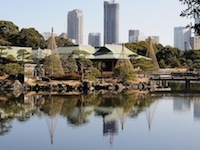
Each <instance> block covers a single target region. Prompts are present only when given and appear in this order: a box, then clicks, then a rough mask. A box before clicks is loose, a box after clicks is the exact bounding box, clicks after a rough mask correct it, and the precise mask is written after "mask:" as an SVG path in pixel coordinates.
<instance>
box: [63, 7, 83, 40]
mask: <svg viewBox="0 0 200 150" xmlns="http://www.w3.org/2000/svg"><path fill="white" fill-rule="evenodd" d="M67 36H68V38H69V39H71V40H72V41H75V44H83V12H82V11H81V10H78V9H75V10H72V11H70V12H68V16H67Z"/></svg>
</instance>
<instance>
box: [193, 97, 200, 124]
mask: <svg viewBox="0 0 200 150" xmlns="http://www.w3.org/2000/svg"><path fill="white" fill-rule="evenodd" d="M194 118H195V119H197V120H200V100H195V101H194Z"/></svg>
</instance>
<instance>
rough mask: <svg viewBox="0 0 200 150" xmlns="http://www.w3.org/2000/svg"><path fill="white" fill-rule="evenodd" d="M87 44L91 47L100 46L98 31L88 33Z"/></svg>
mask: <svg viewBox="0 0 200 150" xmlns="http://www.w3.org/2000/svg"><path fill="white" fill-rule="evenodd" d="M88 44H90V45H92V46H93V47H100V46H101V36H100V33H90V34H89V36H88Z"/></svg>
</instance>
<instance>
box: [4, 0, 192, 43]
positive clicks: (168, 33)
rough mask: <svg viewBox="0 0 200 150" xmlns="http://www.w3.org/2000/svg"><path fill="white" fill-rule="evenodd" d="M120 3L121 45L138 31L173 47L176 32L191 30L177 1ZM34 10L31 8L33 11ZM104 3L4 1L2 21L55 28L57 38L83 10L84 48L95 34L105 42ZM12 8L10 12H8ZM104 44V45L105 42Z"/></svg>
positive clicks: (125, 0)
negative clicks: (70, 15)
mask: <svg viewBox="0 0 200 150" xmlns="http://www.w3.org/2000/svg"><path fill="white" fill-rule="evenodd" d="M115 2H116V3H119V5H120V10H119V20H120V22H119V42H120V43H125V42H128V31H129V30H130V29H138V30H140V32H141V34H144V35H145V36H152V35H153V36H159V37H160V43H161V44H163V45H171V46H173V34H174V33H173V30H174V27H177V26H187V25H188V24H190V22H191V20H189V19H187V18H182V17H180V16H179V15H180V13H181V11H182V10H183V9H184V8H185V6H183V5H181V3H180V2H179V1H178V0H177V1H174V0H168V1H159V0H152V1H150V2H146V1H145V0H141V1H140V2H137V1H134V0H131V1H130V0H115ZM29 6H31V7H29ZM103 7H104V0H95V1H84V2H83V1H82V0H76V1H71V0H57V1H54V0H48V1H47V0H43V1H39V0H35V1H25V0H18V1H11V0H7V1H3V2H2V9H1V10H0V17H1V20H7V21H12V22H13V23H14V24H16V25H17V26H18V27H19V28H20V29H22V28H30V27H33V28H35V29H36V30H38V31H39V32H40V33H41V34H42V33H43V32H48V31H50V30H51V27H54V30H55V33H57V35H59V34H61V33H63V32H67V13H68V12H69V11H71V10H74V9H80V10H82V11H83V13H84V22H83V26H84V42H83V43H84V44H87V43H88V42H87V36H88V34H89V33H91V32H99V33H101V34H102V38H103V36H104V35H103V11H104V9H103ZM8 8H9V9H8ZM101 41H103V40H102V39H101Z"/></svg>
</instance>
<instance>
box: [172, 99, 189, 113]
mask: <svg viewBox="0 0 200 150" xmlns="http://www.w3.org/2000/svg"><path fill="white" fill-rule="evenodd" d="M173 110H174V111H179V112H187V111H189V110H190V100H189V99H178V98H176V99H174V100H173Z"/></svg>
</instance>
